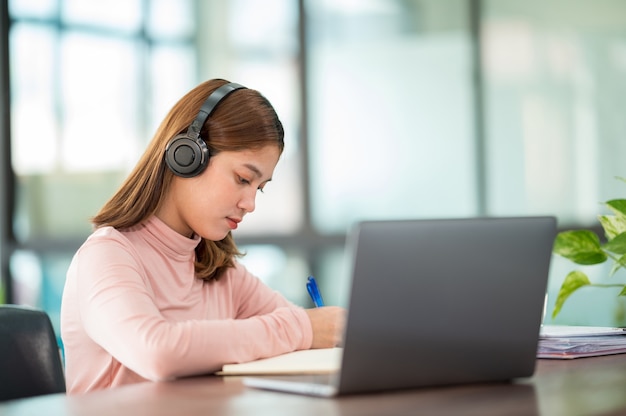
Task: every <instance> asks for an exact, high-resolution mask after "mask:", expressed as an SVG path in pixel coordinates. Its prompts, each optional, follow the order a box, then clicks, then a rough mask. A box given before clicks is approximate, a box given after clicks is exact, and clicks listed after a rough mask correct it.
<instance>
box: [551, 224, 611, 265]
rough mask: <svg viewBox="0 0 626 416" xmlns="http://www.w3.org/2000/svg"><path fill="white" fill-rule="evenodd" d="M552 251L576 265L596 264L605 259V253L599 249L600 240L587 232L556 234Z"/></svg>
mask: <svg viewBox="0 0 626 416" xmlns="http://www.w3.org/2000/svg"><path fill="white" fill-rule="evenodd" d="M552 251H553V252H554V253H555V254H558V255H559V256H562V257H565V258H566V259H569V260H571V261H573V262H574V263H577V264H598V263H602V262H604V261H606V259H607V255H606V253H605V252H604V251H602V248H601V247H600V239H599V238H598V236H597V235H596V234H595V233H594V232H592V231H589V230H574V231H562V232H560V233H558V234H557V236H556V239H555V240H554V246H553V248H552Z"/></svg>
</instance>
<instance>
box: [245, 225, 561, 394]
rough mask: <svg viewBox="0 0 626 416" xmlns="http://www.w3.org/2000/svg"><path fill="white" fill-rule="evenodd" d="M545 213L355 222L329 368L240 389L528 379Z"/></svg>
mask: <svg viewBox="0 0 626 416" xmlns="http://www.w3.org/2000/svg"><path fill="white" fill-rule="evenodd" d="M555 236H556V219H555V218H554V217H519V218H465V219H431V220H388V221H363V222H360V223H357V224H356V226H355V227H353V228H352V229H351V231H350V233H349V235H348V239H347V253H348V256H349V257H348V258H349V260H350V262H351V272H352V282H351V292H350V298H349V302H348V317H347V322H346V328H345V334H344V345H343V355H342V359H341V368H340V370H339V372H338V373H335V374H331V375H306V376H305V375H293V376H249V377H244V378H243V383H244V384H245V385H247V386H249V387H254V388H260V389H269V390H276V391H284V392H291V393H301V394H308V395H314V396H325V397H331V396H340V395H348V394H356V393H371V392H382V391H391V390H401V389H410V388H419V387H436V386H446V385H458V384H466V383H484V382H509V381H512V380H514V379H517V378H523V377H530V376H532V375H533V373H534V370H535V360H536V354H537V345H538V339H539V331H540V327H541V320H542V312H543V306H544V299H545V293H546V287H547V282H548V274H549V266H550V259H551V252H552V245H553V242H554V238H555Z"/></svg>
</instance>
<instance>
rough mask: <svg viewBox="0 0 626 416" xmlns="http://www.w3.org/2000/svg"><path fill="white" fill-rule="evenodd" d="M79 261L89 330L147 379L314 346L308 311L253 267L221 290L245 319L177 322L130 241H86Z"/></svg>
mask: <svg viewBox="0 0 626 416" xmlns="http://www.w3.org/2000/svg"><path fill="white" fill-rule="evenodd" d="M75 262H76V263H75V271H74V273H75V274H76V276H75V278H76V279H77V301H78V303H79V311H80V317H81V319H82V323H83V325H84V328H85V331H86V332H87V334H88V336H89V337H90V338H91V339H92V340H93V341H95V342H96V343H97V344H98V345H100V346H101V347H102V348H104V349H105V350H106V351H107V352H108V353H109V354H111V355H112V356H113V357H114V358H115V359H116V360H118V361H119V362H120V363H122V365H124V366H126V367H128V368H130V369H131V370H132V371H134V372H136V373H138V374H139V375H141V376H142V377H144V378H147V379H151V380H160V379H168V378H173V377H177V376H184V375H191V374H199V373H207V372H212V371H216V370H218V369H220V368H221V366H222V365H223V364H225V363H232V362H244V361H250V360H254V359H258V358H262V357H268V356H273V355H277V354H281V353H284V352H288V351H293V350H296V349H303V348H309V347H310V345H311V342H312V334H311V332H312V330H311V323H310V321H309V319H308V317H307V314H306V312H305V311H304V310H303V309H301V308H298V307H295V306H293V305H291V304H290V303H289V302H287V301H286V300H285V299H284V298H283V297H282V296H280V295H279V294H277V293H275V292H273V291H272V290H271V289H269V288H268V287H267V286H265V285H263V284H262V283H261V282H260V281H258V279H256V278H254V277H253V276H250V275H248V274H247V272H245V273H244V274H243V275H244V277H243V279H242V281H241V282H238V283H236V284H233V285H231V286H230V287H229V285H228V284H227V283H232V282H229V281H228V280H225V281H224V282H223V283H222V282H217V284H216V285H215V288H214V289H215V290H221V291H223V294H221V295H222V296H234V298H235V302H237V303H238V304H239V305H240V308H239V311H240V312H241V314H240V316H233V317H232V318H226V319H214V320H209V319H203V317H201V316H199V317H198V318H197V319H187V320H182V321H173V320H168V319H166V318H165V317H164V316H163V314H162V313H161V311H160V310H159V308H158V307H157V305H156V304H155V299H154V293H153V288H151V287H150V282H148V281H147V280H146V278H145V276H144V274H145V271H144V270H143V268H142V266H141V263H140V262H139V261H137V259H136V258H135V256H134V255H133V251H132V249H129V247H126V246H124V244H123V243H122V242H120V241H117V240H114V239H100V240H93V241H91V242H89V243H88V244H86V245H85V246H83V248H82V249H81V251H80V253H79V255H78V256H77V258H76V259H75ZM238 270H239V269H238ZM242 270H243V271H245V269H241V270H240V272H241V271H242ZM237 277H240V276H230V279H231V280H232V281H235V278H237ZM229 288H230V289H241V291H242V293H243V294H238V293H235V292H232V293H231V292H229V290H228V289H229ZM238 296H240V298H239V299H237V297H238ZM225 301H229V300H228V299H226V300H225ZM236 318H237V319H236ZM240 318H243V319H240Z"/></svg>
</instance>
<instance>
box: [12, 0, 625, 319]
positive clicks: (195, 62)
mask: <svg viewBox="0 0 626 416" xmlns="http://www.w3.org/2000/svg"><path fill="white" fill-rule="evenodd" d="M0 7H1V10H0V12H1V15H2V20H1V30H0V32H1V33H0V36H1V45H0V48H1V51H2V53H1V56H0V75H1V77H0V78H1V79H0V81H1V82H2V84H1V88H2V103H1V104H0V105H1V106H2V107H1V109H2V111H1V116H2V120H1V131H0V140H1V145H2V152H1V153H2V156H1V157H2V159H1V162H0V163H2V165H1V166H0V168H1V169H0V175H1V178H0V179H1V181H0V184H1V185H2V198H1V201H0V203H1V207H0V220H1V221H0V227H1V228H0V255H1V260H2V264H1V267H2V269H1V271H2V275H1V286H0V301H1V302H11V303H22V304H30V305H34V306H38V307H42V308H44V309H45V310H46V311H47V312H48V313H49V314H50V316H51V318H52V320H53V322H54V325H55V327H56V329H57V331H58V314H59V308H60V300H61V293H62V290H63V285H64V281H65V272H66V269H67V266H68V265H69V262H70V260H71V257H72V255H73V254H74V252H75V251H76V249H77V248H78V247H79V246H80V244H81V243H82V242H83V241H84V239H85V238H86V237H87V235H88V234H89V233H90V232H91V226H90V223H89V218H90V217H91V216H92V215H94V214H95V213H96V212H97V211H98V209H99V208H100V206H101V205H102V204H103V203H104V202H105V201H106V200H107V199H108V198H109V197H110V196H111V195H112V194H113V192H114V191H115V190H116V189H117V187H118V186H119V185H120V184H121V181H122V179H123V178H124V177H125V176H126V175H127V174H128V172H129V171H130V169H131V168H132V167H133V166H134V164H135V163H136V161H137V160H138V158H139V156H140V155H141V153H142V152H143V150H144V148H145V147H146V145H147V143H148V142H149V141H150V140H151V138H152V135H153V134H154V132H155V129H156V127H157V125H158V124H159V122H160V121H161V119H162V118H163V117H164V115H165V114H166V112H167V111H168V110H169V109H170V107H171V106H172V105H173V104H174V103H175V102H176V101H177V100H178V99H179V98H180V97H181V96H182V95H183V94H185V93H186V92H187V91H188V90H189V89H191V88H192V87H194V86H195V85H196V84H198V83H199V82H202V81H204V80H206V79H210V78H226V79H228V80H230V81H234V82H238V83H241V84H244V85H246V86H248V87H251V88H254V89H257V90H259V91H261V92H262V93H263V94H264V95H265V96H266V97H267V98H268V99H269V100H270V101H271V102H272V103H273V104H274V106H275V108H276V110H277V112H278V114H279V116H280V117H281V119H282V121H283V123H284V125H285V130H286V151H285V153H284V155H283V157H282V159H281V161H280V162H279V164H278V167H277V169H276V172H275V175H274V180H273V181H272V183H271V184H269V186H268V187H267V188H266V192H265V193H264V194H260V195H259V197H258V200H257V211H256V212H255V213H254V214H253V215H251V216H249V217H247V218H246V221H245V222H244V223H243V224H242V226H241V227H240V228H239V229H238V230H237V233H236V234H235V237H236V239H237V241H238V243H239V245H240V246H241V248H242V249H244V250H245V251H246V252H247V253H248V254H247V256H246V257H244V259H243V262H244V263H245V264H246V265H248V267H249V268H250V269H251V271H252V272H253V273H255V274H256V275H258V276H259V277H260V278H261V279H263V280H264V281H265V282H266V283H267V284H268V285H270V286H272V287H274V288H275V289H276V290H279V291H281V292H282V293H283V294H284V295H285V296H286V297H287V298H289V299H290V300H292V301H293V302H295V303H297V304H300V305H302V306H307V307H308V306H311V303H310V300H309V298H308V295H307V293H306V290H305V281H306V277H307V276H308V275H309V274H314V275H315V276H316V277H317V279H318V280H319V283H320V286H321V289H322V291H323V294H324V298H325V301H326V303H328V304H339V305H345V304H346V301H347V296H348V293H347V291H348V287H349V284H350V278H349V265H348V264H347V261H346V258H345V256H344V243H345V235H346V232H347V231H348V230H349V229H350V227H351V226H352V225H353V224H354V222H355V221H359V220H362V219H387V218H399V219H404V218H443V217H473V216H521V215H554V216H556V217H557V218H558V223H559V228H560V229H571V228H593V229H594V230H596V231H597V232H599V233H601V229H600V228H599V224H598V221H597V216H598V215H599V214H602V213H605V209H604V205H603V202H604V201H607V200H609V199H614V198H625V197H626V183H623V182H621V181H618V180H616V179H615V177H616V176H622V177H624V176H626V2H624V1H622V0H596V1H588V0H525V1H519V0H315V1H313V0H108V1H106V2H104V1H98V0H8V1H5V0H2V6H0ZM478 237H479V236H478ZM511 238H515V236H511ZM454 256H455V253H450V258H451V260H453V259H454ZM573 268H574V265H573V264H571V263H569V262H567V261H565V260H563V259H560V258H554V259H553V262H552V266H551V272H550V283H549V288H548V296H547V308H546V318H545V322H550V323H565V324H580V325H616V324H622V325H623V324H624V322H626V318H625V316H626V312H625V310H626V306H625V304H624V302H623V300H621V299H620V298H618V296H617V293H619V290H618V289H616V290H612V289H594V288H588V289H583V290H581V291H579V292H580V293H575V294H574V295H572V297H571V298H570V300H568V302H566V304H565V307H564V308H563V310H562V312H561V314H560V315H559V317H558V318H557V319H556V320H552V319H551V317H550V314H551V310H552V306H553V304H554V300H555V298H556V293H557V292H558V289H559V287H560V285H561V283H562V281H563V279H564V277H565V275H566V274H567V273H568V272H569V271H570V270H572V269H573ZM609 268H610V265H609V264H607V265H606V267H605V266H604V265H603V266H599V267H589V268H588V270H585V271H586V272H587V273H588V274H589V275H590V277H591V279H592V280H595V281H603V280H606V279H607V278H606V277H605V276H607V275H608V270H609ZM624 277H626V276H623V275H619V274H618V275H616V276H614V277H612V278H610V279H611V280H612V281H616V282H620V281H621V282H623V281H625V280H626V279H625V278H624ZM412 278H422V279H424V280H425V284H427V279H428V276H414V277H412ZM463 278H465V277H464V276H459V279H463ZM620 279H621V280H620ZM381 284H384V276H381ZM583 292H584V293H583ZM511 295H512V296H514V295H515V294H511ZM442 307H445V305H442ZM459 320H460V321H461V320H462V317H459Z"/></svg>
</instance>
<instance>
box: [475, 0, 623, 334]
mask: <svg viewBox="0 0 626 416" xmlns="http://www.w3.org/2000/svg"><path fill="white" fill-rule="evenodd" d="M483 3H484V9H483V18H482V23H481V27H482V39H481V41H482V48H483V56H482V66H483V70H484V80H485V82H484V92H485V115H486V117H485V129H486V134H485V140H486V143H487V146H486V149H487V155H486V157H485V160H486V161H487V166H486V170H487V175H486V179H487V182H486V189H487V190H488V192H487V196H488V207H489V212H488V213H489V214H491V215H531V214H550V215H557V216H558V219H559V225H560V226H561V227H564V228H570V227H597V226H598V224H599V223H598V220H597V218H596V217H597V215H598V214H604V213H607V212H606V211H605V209H604V208H603V205H602V203H603V202H605V201H608V200H611V199H615V198H626V184H624V183H623V182H621V181H618V180H616V179H615V177H616V176H620V177H625V176H626V164H624V161H625V160H626V159H625V155H626V117H624V109H626V3H624V2H623V1H619V0H601V1H595V2H588V1H584V0H571V1H567V2H562V1H539V0H533V1H525V2H519V1H514V0H504V1H503V0H490V1H484V2H483ZM601 237H604V236H603V235H601ZM574 266H575V265H573V264H572V263H570V262H568V261H565V260H563V259H561V258H558V257H554V259H553V263H552V274H551V278H550V287H549V290H548V304H547V306H548V307H547V312H548V314H547V315H548V316H547V317H546V319H547V321H549V322H551V321H550V316H549V315H550V313H551V310H552V307H553V305H554V301H555V299H556V295H557V294H558V289H559V287H560V285H561V283H562V281H563V279H564V278H565V275H566V274H567V273H568V272H569V271H571V270H574V268H575V267H574ZM585 271H586V272H587V273H589V275H590V277H591V278H592V280H594V281H598V282H604V283H613V282H619V281H621V282H624V281H626V274H625V273H624V272H623V271H622V272H620V273H618V274H617V275H615V276H614V277H611V278H608V277H607V276H608V275H609V267H608V265H607V267H602V266H601V267H586V268H585ZM618 293H619V291H615V290H612V289H596V288H589V289H586V288H585V289H581V290H580V291H579V292H577V293H575V294H574V295H572V298H571V299H569V300H568V301H567V302H566V304H565V307H564V308H563V310H562V312H561V313H560V314H559V316H558V319H557V320H556V323H566V324H580V325H625V324H626V318H625V316H626V313H625V310H626V303H625V302H624V300H623V299H620V298H618V297H617V295H618Z"/></svg>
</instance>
